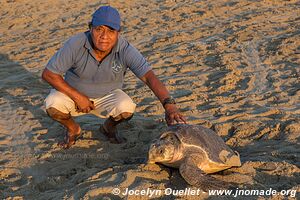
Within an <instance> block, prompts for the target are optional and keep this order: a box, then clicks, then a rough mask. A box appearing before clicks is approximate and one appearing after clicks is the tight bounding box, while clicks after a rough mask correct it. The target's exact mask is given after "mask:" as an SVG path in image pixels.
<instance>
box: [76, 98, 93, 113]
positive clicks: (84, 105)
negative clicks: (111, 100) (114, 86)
mask: <svg viewBox="0 0 300 200" xmlns="http://www.w3.org/2000/svg"><path fill="white" fill-rule="evenodd" d="M74 101H75V105H76V109H77V112H83V113H89V112H90V111H91V110H94V109H95V105H94V103H93V102H92V101H90V100H89V98H88V97H86V96H84V95H80V96H77V98H76V99H75V100H74Z"/></svg>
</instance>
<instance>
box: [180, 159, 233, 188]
mask: <svg viewBox="0 0 300 200" xmlns="http://www.w3.org/2000/svg"><path fill="white" fill-rule="evenodd" d="M179 172H180V174H181V176H182V177H183V178H184V180H185V181H186V182H187V183H188V184H190V185H192V186H196V187H199V188H200V189H202V190H204V191H208V190H220V189H228V188H229V187H230V186H231V185H230V184H228V183H227V182H224V181H221V180H218V179H216V178H214V177H212V176H209V175H207V174H206V173H205V172H203V171H202V170H201V169H199V168H198V167H197V165H196V163H195V157H193V158H188V159H187V160H186V162H185V163H183V164H181V165H180V167H179Z"/></svg>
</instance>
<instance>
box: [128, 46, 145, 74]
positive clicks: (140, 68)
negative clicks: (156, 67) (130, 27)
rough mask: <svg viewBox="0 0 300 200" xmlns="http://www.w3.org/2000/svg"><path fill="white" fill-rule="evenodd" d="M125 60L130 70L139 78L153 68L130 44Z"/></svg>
mask: <svg viewBox="0 0 300 200" xmlns="http://www.w3.org/2000/svg"><path fill="white" fill-rule="evenodd" d="M125 60H126V65H127V66H128V68H129V69H130V70H131V71H132V72H133V73H134V74H135V75H136V76H137V77H139V78H141V77H143V76H144V75H145V74H146V73H147V72H148V71H149V70H151V66H150V64H149V63H148V62H147V61H146V59H145V58H144V56H143V55H142V54H141V53H140V52H139V51H138V50H137V49H136V48H135V47H133V46H132V45H130V44H128V46H127V48H126V51H125Z"/></svg>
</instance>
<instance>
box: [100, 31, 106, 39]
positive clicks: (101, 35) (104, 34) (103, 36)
mask: <svg viewBox="0 0 300 200" xmlns="http://www.w3.org/2000/svg"><path fill="white" fill-rule="evenodd" d="M100 37H101V38H108V31H107V30H104V31H102V32H101V33H100Z"/></svg>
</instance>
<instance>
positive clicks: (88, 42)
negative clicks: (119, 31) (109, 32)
mask: <svg viewBox="0 0 300 200" xmlns="http://www.w3.org/2000/svg"><path fill="white" fill-rule="evenodd" d="M85 35H86V37H87V40H86V41H85V44H84V47H85V48H87V49H88V50H93V47H92V43H93V41H92V36H91V32H90V31H86V32H85ZM119 50H120V35H119V37H118V41H117V43H116V45H115V46H114V47H113V49H112V53H117V52H119Z"/></svg>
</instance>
